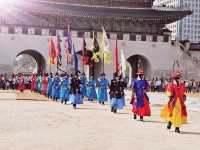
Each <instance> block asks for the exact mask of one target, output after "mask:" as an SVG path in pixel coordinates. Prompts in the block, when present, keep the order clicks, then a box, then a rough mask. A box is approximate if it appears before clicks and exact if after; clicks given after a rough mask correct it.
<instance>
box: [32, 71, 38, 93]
mask: <svg viewBox="0 0 200 150" xmlns="http://www.w3.org/2000/svg"><path fill="white" fill-rule="evenodd" d="M36 83H37V76H36V74H32V76H31V92H36Z"/></svg>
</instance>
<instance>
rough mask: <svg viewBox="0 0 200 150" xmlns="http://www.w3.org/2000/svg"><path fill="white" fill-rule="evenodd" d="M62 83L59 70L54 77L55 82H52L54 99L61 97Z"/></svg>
mask: <svg viewBox="0 0 200 150" xmlns="http://www.w3.org/2000/svg"><path fill="white" fill-rule="evenodd" d="M60 84H61V80H60V77H59V74H58V72H57V73H56V74H55V77H54V79H53V83H52V98H53V101H54V100H55V101H57V100H58V99H59V96H60Z"/></svg>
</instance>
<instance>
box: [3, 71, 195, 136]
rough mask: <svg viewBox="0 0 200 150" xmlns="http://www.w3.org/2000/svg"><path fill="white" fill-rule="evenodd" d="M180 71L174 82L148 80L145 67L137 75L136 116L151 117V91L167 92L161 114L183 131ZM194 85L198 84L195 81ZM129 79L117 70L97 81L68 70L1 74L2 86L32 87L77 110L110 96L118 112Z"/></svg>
mask: <svg viewBox="0 0 200 150" xmlns="http://www.w3.org/2000/svg"><path fill="white" fill-rule="evenodd" d="M180 78H181V73H180V71H175V72H173V74H172V77H171V81H168V82H165V81H164V80H160V81H159V80H158V79H155V80H153V81H149V82H148V81H147V80H146V79H145V78H144V70H142V69H138V71H137V78H135V79H133V80H132V82H131V85H130V88H131V89H132V99H131V102H130V104H131V105H132V112H133V116H134V119H137V117H139V118H140V121H143V119H144V116H151V108H150V103H149V97H148V95H147V92H148V90H149V89H150V90H151V91H164V90H165V91H166V92H167V94H168V96H169V102H168V103H167V104H166V105H165V106H164V108H163V110H162V111H161V117H162V118H163V119H165V120H167V121H168V125H167V129H171V126H172V125H174V127H175V132H177V133H180V130H179V128H180V127H181V125H182V124H185V123H187V111H186V106H185V104H184V103H185V100H186V95H185V93H186V91H187V88H189V86H188V87H187V86H186V85H185V84H186V82H181V81H180ZM193 86H194V84H193ZM126 87H127V82H126V80H125V79H124V78H123V76H122V75H121V74H120V73H119V72H116V73H114V74H113V77H112V79H111V80H108V79H107V77H106V74H104V73H102V74H101V76H100V77H99V78H98V79H97V80H96V79H95V78H94V76H93V75H91V76H90V78H89V79H88V80H87V78H86V75H85V73H80V72H76V73H75V74H71V75H68V74H67V73H62V74H59V73H55V75H53V74H52V73H50V74H48V73H43V74H32V75H31V76H26V75H23V74H18V75H14V74H13V75H11V76H10V77H9V76H8V75H7V74H5V75H1V77H0V88H1V89H13V90H14V89H17V90H19V91H21V92H23V91H24V90H25V89H30V90H31V92H35V93H39V94H42V95H44V96H46V97H48V98H50V99H52V100H53V101H60V102H61V103H64V104H67V103H68V104H72V106H73V108H74V109H76V107H77V105H80V104H83V103H84V100H88V101H98V102H99V103H100V104H101V105H104V104H105V102H107V101H108V99H110V101H109V103H110V108H111V112H113V113H117V110H118V109H123V108H124V106H125V92H124V91H125V88H126Z"/></svg>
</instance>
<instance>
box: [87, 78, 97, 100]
mask: <svg viewBox="0 0 200 150" xmlns="http://www.w3.org/2000/svg"><path fill="white" fill-rule="evenodd" d="M87 97H88V101H93V100H96V99H97V93H96V80H95V79H94V77H93V75H91V77H90V79H89V81H88V84H87Z"/></svg>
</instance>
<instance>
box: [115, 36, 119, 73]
mask: <svg viewBox="0 0 200 150" xmlns="http://www.w3.org/2000/svg"><path fill="white" fill-rule="evenodd" d="M119 70H120V68H119V56H118V46H117V39H116V45H115V71H116V72H119Z"/></svg>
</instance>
